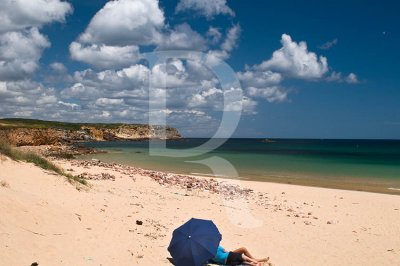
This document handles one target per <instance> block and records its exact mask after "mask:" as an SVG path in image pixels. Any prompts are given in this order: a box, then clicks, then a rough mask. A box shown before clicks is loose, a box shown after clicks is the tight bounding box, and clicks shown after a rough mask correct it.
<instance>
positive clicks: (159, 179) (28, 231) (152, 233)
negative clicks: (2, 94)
mask: <svg viewBox="0 0 400 266" xmlns="http://www.w3.org/2000/svg"><path fill="white" fill-rule="evenodd" d="M0 159H1V160H0V168H1V169H2V171H0V181H1V182H2V183H4V184H7V186H4V187H0V212H1V213H2V216H1V218H0V243H2V245H0V257H2V259H3V263H5V264H7V265H30V263H32V262H34V261H37V262H38V263H39V265H85V266H86V265H100V264H102V265H132V264H134V265H135V264H137V265H167V266H168V265H171V264H170V263H169V262H168V260H167V258H168V257H169V254H168V251H167V246H168V243H169V241H170V238H171V234H172V231H173V230H174V229H175V228H176V227H178V226H179V225H180V224H182V223H183V222H185V221H187V220H188V219H190V218H192V217H196V218H203V219H211V220H213V221H214V222H215V223H216V224H217V226H218V228H219V229H220V231H221V233H222V235H223V241H222V243H221V244H222V245H223V246H224V247H225V248H227V249H231V250H232V249H234V248H238V247H240V246H246V247H247V248H248V249H249V250H250V251H251V252H252V253H254V255H255V256H261V257H265V256H269V257H271V262H272V265H274V266H279V265H294V264H296V265H304V266H306V265H307V266H308V265H329V266H330V265H350V264H351V265H371V266H372V265H377V264H378V265H398V264H400V257H399V254H400V239H399V238H398V235H399V233H400V225H399V223H398V220H399V219H400V200H399V198H398V196H393V195H387V194H377V193H366V192H357V191H347V190H338V189H325V188H318V187H306V186H298V185H287V184H278V183H268V182H255V181H240V182H236V181H235V180H225V179H218V180H217V179H214V178H205V177H204V178H200V177H186V178H183V179H182V180H181V178H179V179H176V177H178V176H175V177H174V176H173V175H168V174H165V173H162V172H158V173H157V174H156V173H154V172H153V171H150V172H146V171H147V170H143V169H139V168H132V167H128V166H124V165H120V164H107V163H102V162H98V161H93V162H92V161H89V162H83V161H79V160H69V159H56V160H54V161H53V162H54V163H56V164H57V165H59V166H61V167H62V168H63V169H65V170H66V171H68V172H69V173H71V174H74V175H86V177H87V179H88V182H89V184H90V187H88V188H87V189H84V190H80V191H78V190H77V189H76V188H75V187H74V186H73V185H71V184H70V183H68V182H67V181H65V179H64V178H63V177H60V176H57V175H54V174H53V173H50V172H48V171H43V170H42V169H39V168H37V167H35V166H33V165H32V164H28V163H22V162H14V161H11V160H9V159H4V158H0ZM85 173H86V174H85ZM153 174H154V175H153ZM159 175H160V176H159ZM163 175H166V176H163ZM174 182H175V183H174ZM188 184H190V185H191V186H190V187H188V186H187V185H188ZM219 185H221V186H222V189H219V188H217V186H219ZM207 186H210V187H209V188H210V189H205V187H207ZM221 191H222V192H223V193H220V192H221ZM240 192H241V194H238V193H240ZM235 195H236V196H235ZM138 221H139V222H138ZM140 222H142V223H140ZM139 224H141V225H139ZM260 239H265V240H267V241H262V244H260V243H261V242H260ZM110 243H114V244H113V245H110ZM21 250H24V255H23V256H21V252H20V251H21ZM288 250H290V256H288Z"/></svg>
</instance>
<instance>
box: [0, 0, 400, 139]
mask: <svg viewBox="0 0 400 266" xmlns="http://www.w3.org/2000/svg"><path fill="white" fill-rule="evenodd" d="M3 2H4V3H2V4H0V7H1V9H2V11H0V21H3V23H2V26H0V102H1V107H0V116H1V117H27V118H41V119H49V120H66V121H85V122H98V121H103V122H130V123H136V122H139V123H147V122H148V117H149V112H148V108H147V106H148V101H149V99H148V92H146V84H145V83H146V82H145V81H148V80H147V79H146V78H145V77H146V75H147V74H149V73H150V74H151V75H152V77H153V76H154V77H155V79H157V77H166V79H167V81H168V82H167V83H168V84H169V85H168V102H167V109H166V110H157V111H156V112H160V113H163V114H167V122H168V123H169V124H171V125H172V126H175V127H178V128H179V129H180V130H181V131H182V132H183V134H184V135H185V136H188V137H190V136H200V137H205V136H210V135H212V134H213V133H214V132H215V130H216V128H217V127H218V124H219V122H220V121H219V120H220V117H221V103H222V97H223V92H222V90H221V87H220V85H219V84H218V82H217V81H215V77H214V76H213V74H212V73H210V71H209V69H208V70H207V69H206V68H204V67H200V66H198V65H197V64H196V62H187V61H185V60H179V59H174V60H172V61H171V62H168V63H167V64H165V65H159V66H155V67H154V68H153V69H151V68H150V69H149V68H148V66H146V64H144V65H143V62H142V61H140V60H139V58H140V55H141V54H142V53H144V52H152V51H154V50H158V51H161V50H176V49H180V50H182V49H183V50H187V51H201V52H203V53H204V54H206V55H207V57H210V58H211V59H212V58H217V59H218V60H223V61H225V62H227V63H228V64H229V65H230V67H231V68H232V70H233V71H234V72H236V74H237V77H238V79H239V81H240V84H241V90H242V92H243V97H244V98H243V99H244V100H243V103H242V105H243V112H242V118H241V121H240V123H239V126H238V128H237V130H236V132H235V133H234V136H235V137H282V138H286V137H290V138H390V139H398V138H399V136H400V111H399V107H398V106H399V105H398V101H399V100H400V90H399V89H400V88H399V87H400V86H399V85H400V76H399V75H398V74H399V67H398V65H397V64H398V61H399V60H400V51H399V49H398V47H400V34H399V33H400V29H399V28H398V26H397V25H399V24H400V18H399V16H398V11H399V10H400V4H399V3H398V1H371V0H368V1H316V0H310V1H294V0H292V1H261V0H260V1H256V0H253V1H239V0H236V1H234V0H231V1H224V0H220V1H211V0H199V1H193V0H179V1H162V0H161V1H159V2H158V1H156V0H118V1H111V2H110V1H103V0H102V1H100V0H91V1H77V0H71V1H68V2H66V1H61V0H51V1H50V3H47V5H46V2H45V1H44V0H33V1H31V4H32V6H29V5H28V4H27V3H26V2H25V3H24V1H22V0H17V1H11V0H6V1H3ZM143 10H144V11H143ZM211 59H210V60H211ZM157 80H158V79H157ZM194 83H196V84H194ZM154 84H157V83H154ZM147 85H148V84H147ZM235 89H236V88H235Z"/></svg>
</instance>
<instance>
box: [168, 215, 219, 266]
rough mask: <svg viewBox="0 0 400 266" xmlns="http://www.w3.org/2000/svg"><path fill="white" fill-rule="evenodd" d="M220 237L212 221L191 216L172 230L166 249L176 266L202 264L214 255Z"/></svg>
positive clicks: (199, 265)
mask: <svg viewBox="0 0 400 266" xmlns="http://www.w3.org/2000/svg"><path fill="white" fill-rule="evenodd" d="M221 239H222V236H221V234H220V233H219V231H218V228H217V227H216V226H215V224H214V223H213V222H212V221H209V220H200V219H194V218H192V219H190V220H189V221H188V222H186V223H185V224H183V225H182V226H180V227H178V228H177V229H175V230H174V232H173V233H172V240H171V243H170V244H169V247H168V251H169V253H170V254H171V256H172V258H173V260H174V264H175V265H176V266H202V265H204V264H205V263H206V262H207V261H208V260H210V259H212V258H214V257H215V254H216V253H217V249H218V245H219V242H221Z"/></svg>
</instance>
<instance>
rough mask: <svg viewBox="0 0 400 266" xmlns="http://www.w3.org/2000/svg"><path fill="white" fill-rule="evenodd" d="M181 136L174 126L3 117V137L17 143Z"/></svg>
mask: <svg viewBox="0 0 400 266" xmlns="http://www.w3.org/2000/svg"><path fill="white" fill-rule="evenodd" d="M164 131H165V137H166V138H167V139H178V138H180V137H181V135H180V134H179V131H178V130H177V129H175V128H172V127H168V126H167V127H163V126H151V125H139V124H133V125H132V124H88V123H86V124H77V123H63V122H55V121H41V120H29V119H0V138H2V139H5V140H7V141H8V142H9V143H11V144H13V145H16V146H25V145H31V146H37V145H58V144H68V143H73V142H78V141H114V140H143V139H152V138H164V137H163V134H162V133H163V132H164Z"/></svg>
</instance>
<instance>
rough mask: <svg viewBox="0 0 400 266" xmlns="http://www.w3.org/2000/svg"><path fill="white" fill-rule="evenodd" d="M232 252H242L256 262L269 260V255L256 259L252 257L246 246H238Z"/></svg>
mask: <svg viewBox="0 0 400 266" xmlns="http://www.w3.org/2000/svg"><path fill="white" fill-rule="evenodd" d="M233 252H237V253H242V254H244V255H245V256H246V257H248V258H250V259H253V260H256V261H257V262H267V261H269V257H268V258H265V259H256V258H254V257H253V256H252V255H251V254H250V252H249V251H248V250H247V248H245V247H241V248H238V249H236V250H234V251H233Z"/></svg>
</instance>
